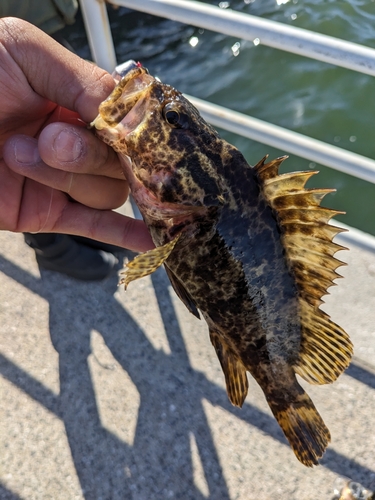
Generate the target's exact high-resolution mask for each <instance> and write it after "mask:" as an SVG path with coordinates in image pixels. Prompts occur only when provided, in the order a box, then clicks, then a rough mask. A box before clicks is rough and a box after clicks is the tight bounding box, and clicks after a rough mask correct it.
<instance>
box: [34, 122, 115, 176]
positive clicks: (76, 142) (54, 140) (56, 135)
mask: <svg viewBox="0 0 375 500" xmlns="http://www.w3.org/2000/svg"><path fill="white" fill-rule="evenodd" d="M38 147H39V153H40V156H41V158H42V159H43V161H44V162H45V163H47V165H50V166H51V167H54V168H58V169H62V170H66V171H69V172H77V173H88V174H94V175H107V176H110V177H114V178H117V179H122V180H123V179H124V174H123V170H122V168H121V165H120V161H119V159H118V156H117V154H116V153H115V152H114V150H113V149H112V148H110V147H108V146H107V145H106V144H104V142H103V141H101V140H100V139H98V138H97V137H95V135H94V134H93V132H91V131H90V130H87V129H85V128H82V127H76V126H73V125H68V124H66V123H52V124H50V125H48V126H47V127H46V128H45V129H43V130H42V132H41V134H40V136H39V140H38Z"/></svg>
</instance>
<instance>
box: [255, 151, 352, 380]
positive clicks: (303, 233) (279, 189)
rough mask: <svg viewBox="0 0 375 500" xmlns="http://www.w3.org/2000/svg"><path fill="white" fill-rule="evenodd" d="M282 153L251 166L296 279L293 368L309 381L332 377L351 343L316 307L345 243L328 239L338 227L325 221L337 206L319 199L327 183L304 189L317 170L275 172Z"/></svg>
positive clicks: (348, 354) (341, 368)
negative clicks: (297, 329)
mask: <svg viewBox="0 0 375 500" xmlns="http://www.w3.org/2000/svg"><path fill="white" fill-rule="evenodd" d="M285 158H287V157H285V156H284V157H281V158H277V159H276V160H273V161H270V162H268V163H265V159H266V158H263V160H261V161H260V162H259V163H258V164H257V165H256V166H255V167H254V168H255V169H256V171H257V175H258V178H259V180H260V183H261V187H262V191H263V194H264V197H265V199H266V200H267V202H268V203H269V205H270V206H271V208H272V209H273V211H274V213H275V215H276V217H277V220H278V223H279V226H280V229H281V232H282V242H283V246H284V249H285V254H286V258H287V261H288V265H289V268H290V270H291V272H292V274H293V276H294V278H295V280H296V284H297V288H298V298H299V306H300V316H301V326H302V342H301V351H300V356H299V361H298V362H297V364H296V366H295V367H294V368H295V371H296V372H297V373H298V374H299V375H301V376H302V377H303V378H304V379H305V380H307V381H309V382H310V383H314V384H324V383H329V382H333V381H334V380H336V378H337V377H338V376H339V375H340V373H342V371H344V370H345V368H347V366H348V365H349V362H350V358H351V355H352V344H351V342H350V339H349V336H348V335H347V333H346V332H345V331H344V330H343V329H342V328H340V327H339V326H338V325H336V324H335V323H333V321H331V320H330V318H329V316H328V315H327V314H326V313H324V312H323V311H321V310H320V309H319V306H320V304H321V303H322V302H323V300H322V297H323V296H324V295H326V294H327V293H328V292H327V289H328V288H329V287H330V286H332V285H334V284H335V283H334V282H333V280H335V279H336V278H338V277H340V275H339V274H338V273H337V272H336V269H337V268H338V267H340V266H342V265H344V263H343V262H341V261H340V260H338V259H337V258H336V257H334V255H335V253H336V252H337V251H338V250H344V249H345V247H342V246H341V245H338V244H336V243H334V242H333V241H332V240H333V238H334V237H335V236H336V235H337V234H338V233H340V232H342V231H344V230H343V229H341V228H338V227H335V226H332V225H331V224H329V223H328V222H329V220H330V219H331V218H332V217H334V216H335V215H337V214H340V213H342V212H338V211H337V210H332V209H330V208H324V207H321V206H320V203H321V201H322V199H323V198H324V196H325V195H326V194H327V193H330V192H332V191H334V190H332V189H306V188H305V184H306V182H307V181H308V179H310V177H312V176H313V175H315V174H316V173H317V172H315V171H312V172H293V173H287V174H279V173H278V169H279V167H280V165H281V163H282V162H283V161H284V160H285Z"/></svg>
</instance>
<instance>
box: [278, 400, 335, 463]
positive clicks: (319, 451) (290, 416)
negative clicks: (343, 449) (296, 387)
mask: <svg viewBox="0 0 375 500" xmlns="http://www.w3.org/2000/svg"><path fill="white" fill-rule="evenodd" d="M268 404H269V405H270V408H271V410H272V413H273V414H274V416H275V418H276V420H277V421H278V423H279V425H280V427H281V428H282V430H283V432H284V434H285V437H286V438H287V440H288V441H289V443H290V445H291V447H292V449H293V451H294V453H295V455H296V457H297V458H298V460H299V461H300V462H302V463H303V464H304V465H306V466H307V467H312V466H313V465H318V459H319V458H320V457H322V455H323V453H324V451H325V449H326V448H327V446H328V443H329V442H330V440H331V435H330V433H329V430H328V429H327V427H326V425H325V423H324V422H323V419H322V417H321V416H320V415H319V413H318V411H317V409H316V408H315V406H314V403H313V402H312V401H311V399H310V398H309V396H308V395H307V394H306V392H304V391H303V393H301V394H299V395H298V398H297V399H296V400H295V401H294V402H293V403H291V404H290V405H289V406H287V407H285V408H280V405H279V404H274V403H273V402H272V401H270V400H268Z"/></svg>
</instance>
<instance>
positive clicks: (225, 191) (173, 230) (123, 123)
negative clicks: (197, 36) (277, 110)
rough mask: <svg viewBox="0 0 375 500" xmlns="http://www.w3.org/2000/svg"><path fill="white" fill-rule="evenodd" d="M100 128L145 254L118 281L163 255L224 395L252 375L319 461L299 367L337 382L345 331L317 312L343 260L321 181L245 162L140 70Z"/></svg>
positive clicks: (179, 98) (119, 90)
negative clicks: (145, 236) (205, 336)
mask: <svg viewBox="0 0 375 500" xmlns="http://www.w3.org/2000/svg"><path fill="white" fill-rule="evenodd" d="M93 126H94V127H95V128H96V129H97V134H98V135H99V137H101V138H102V139H103V140H104V141H105V142H106V143H107V144H109V145H110V146H112V147H113V148H114V149H115V150H116V151H117V152H118V153H119V155H120V158H122V161H123V165H124V169H125V173H126V177H127V179H128V181H129V184H130V188H131V192H132V195H133V197H134V199H135V201H136V203H137V205H138V207H139V209H140V211H141V213H142V215H143V218H144V220H145V222H146V224H147V226H148V228H149V230H150V233H151V235H152V238H153V241H154V243H155V245H156V248H155V250H151V251H149V252H146V253H145V254H141V255H140V256H138V257H136V258H135V259H134V261H132V262H130V263H129V264H128V267H127V269H126V271H125V273H124V278H123V280H122V282H123V283H124V284H125V286H127V285H128V283H129V282H130V281H132V280H133V279H137V278H139V277H142V276H145V275H147V274H150V273H151V272H153V271H154V270H155V269H157V268H158V267H159V266H160V265H162V264H164V266H165V269H166V271H167V274H168V277H169V279H170V281H171V284H172V286H173V288H174V289H175V291H176V293H177V295H178V296H179V298H180V299H181V300H182V301H183V302H184V303H185V305H186V307H187V308H188V309H189V311H190V312H191V313H192V314H194V315H195V316H197V317H198V318H199V317H200V314H201V315H202V316H203V318H204V319H205V320H206V322H207V324H208V328H209V334H210V338H211V342H212V344H213V346H214V348H215V350H216V353H217V356H218V358H219V361H220V363H221V366H222V369H223V372H224V376H225V380H226V387H227V392H228V396H229V399H230V401H231V402H232V403H233V404H234V405H236V406H242V404H243V402H244V400H245V397H246V395H247V391H248V380H247V372H250V373H251V375H252V376H253V377H254V378H255V379H256V381H257V382H258V384H259V385H260V387H261V388H262V390H263V392H264V394H265V397H266V400H267V402H268V404H269V406H270V408H271V410H272V412H273V414H274V416H275V417H276V419H277V421H278V422H279V424H280V426H281V428H282V429H283V431H284V434H285V435H286V437H287V439H288V440H289V442H290V444H291V446H292V448H293V450H294V452H295V454H296V456H297V458H298V459H299V460H300V461H301V462H302V463H304V464H305V465H307V466H312V465H315V464H317V463H318V459H319V458H320V457H321V456H322V454H323V453H324V450H325V448H326V447H327V445H328V442H329V441H330V434H329V431H328V429H327V427H326V426H325V424H324V422H323V420H322V418H321V416H320V415H319V413H318V412H317V410H316V408H315V406H314V404H313V403H312V401H311V399H310V398H309V396H308V395H307V394H306V392H305V391H304V389H303V388H302V387H301V386H300V384H299V383H298V381H297V378H296V373H298V374H299V375H301V376H302V377H303V378H304V379H306V380H308V381H309V382H310V383H314V384H322V383H329V382H332V381H334V380H335V379H336V378H337V377H338V376H339V374H340V373H341V372H342V371H343V370H344V369H345V368H346V367H347V366H348V364H349V361H350V357H351V353H352V345H351V342H350V340H349V337H348V335H347V334H346V333H345V332H344V331H343V330H342V329H341V328H340V327H339V326H338V325H336V324H335V323H333V322H332V321H331V320H330V318H329V316H328V315H327V314H325V313H324V312H323V311H321V310H320V309H319V305H320V304H321V303H322V300H321V297H322V295H324V294H326V293H327V287H329V286H331V285H332V284H333V283H332V280H333V279H335V278H336V277H337V276H338V274H337V273H336V268H337V267H339V266H340V265H342V263H341V262H340V261H338V260H337V259H336V258H335V257H334V254H335V252H336V251H337V250H340V249H342V247H340V246H339V245H337V244H335V243H333V242H332V239H333V237H334V236H335V235H336V234H337V233H338V232H340V229H338V228H335V227H334V226H332V225H329V224H328V221H329V219H330V218H331V217H332V216H333V215H335V214H337V213H338V212H335V211H333V210H330V209H326V208H322V207H321V206H320V201H321V199H322V198H323V196H324V195H325V194H327V192H329V191H330V190H308V189H306V188H305V187H304V186H305V183H306V182H307V180H308V179H309V177H311V176H312V175H313V174H314V172H297V173H293V174H283V175H279V174H278V168H279V166H280V164H281V162H282V161H283V160H284V158H278V159H277V160H274V161H271V162H268V163H266V162H265V160H266V159H263V160H261V161H260V162H259V163H258V164H257V165H256V166H255V167H252V166H250V165H249V164H248V163H247V162H246V160H245V158H244V157H243V155H242V154H241V153H240V152H239V151H238V150H237V149H236V148H235V147H234V146H232V145H230V144H229V143H227V142H226V141H224V140H223V139H221V138H220V137H219V135H218V133H217V132H216V131H215V130H214V129H213V128H212V127H211V126H210V125H209V124H207V123H206V122H205V121H204V120H203V118H202V117H201V116H200V114H199V112H198V111H197V110H196V108H195V107H194V106H193V105H192V104H191V103H190V102H189V101H188V100H187V99H186V98H185V97H184V96H183V95H182V94H181V93H180V92H178V91H177V90H175V89H174V88H172V87H170V86H168V85H165V84H163V83H161V82H160V81H158V80H156V79H154V78H153V77H152V76H151V75H149V74H148V72H147V70H145V69H144V68H141V67H137V68H135V69H133V70H131V71H130V72H129V73H128V74H127V75H125V76H124V77H123V78H122V80H121V81H120V82H119V84H118V85H117V87H116V88H115V90H114V91H113V93H112V94H111V95H110V96H109V98H108V99H107V100H106V101H104V102H103V103H102V104H101V106H100V108H99V115H98V117H97V118H96V120H95V121H94V122H93Z"/></svg>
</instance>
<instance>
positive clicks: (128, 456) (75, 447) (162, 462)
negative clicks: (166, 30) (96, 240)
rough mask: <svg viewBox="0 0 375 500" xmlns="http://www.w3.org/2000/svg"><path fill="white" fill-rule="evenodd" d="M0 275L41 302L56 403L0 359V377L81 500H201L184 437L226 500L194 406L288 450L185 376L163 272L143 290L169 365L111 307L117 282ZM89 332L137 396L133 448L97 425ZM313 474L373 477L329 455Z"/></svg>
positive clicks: (205, 427)
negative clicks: (39, 421) (155, 307)
mask: <svg viewBox="0 0 375 500" xmlns="http://www.w3.org/2000/svg"><path fill="white" fill-rule="evenodd" d="M0 270H1V271H2V272H4V273H5V274H6V275H8V276H10V277H11V278H12V279H14V280H17V281H18V282H19V283H21V284H22V285H24V286H25V287H28V288H29V289H30V290H32V291H33V292H34V293H36V294H39V295H40V296H42V297H43V298H44V299H46V300H47V301H48V302H49V306H50V316H49V324H50V335H51V339H52V342H53V345H54V347H55V349H56V350H57V352H58V353H59V369H60V395H59V396H55V395H54V394H52V393H51V392H50V391H49V390H48V389H47V388H45V387H44V386H43V385H42V384H40V383H39V382H37V381H36V380H34V379H33V378H32V377H30V376H29V375H28V374H27V373H25V372H23V371H22V370H21V369H20V368H18V367H16V366H15V365H14V364H13V363H12V362H11V361H9V360H7V359H6V358H4V357H2V358H0V371H1V373H2V374H3V375H4V376H5V377H6V378H8V379H9V380H10V381H12V382H13V383H14V384H16V385H17V386H18V387H20V388H21V389H22V390H24V391H25V392H26V393H28V394H29V395H30V396H31V397H33V398H35V400H36V401H38V402H39V403H40V404H41V405H43V406H45V407H46V408H48V409H49V410H50V411H53V412H54V413H55V414H56V415H58V416H59V418H61V419H62V420H63V422H64V424H65V429H66V433H67V437H68V441H69V445H70V449H71V454H72V457H73V460H74V465H75V468H76V471H77V475H78V477H79V480H80V484H81V487H82V491H83V495H84V497H85V499H86V500H91V499H93V500H94V499H95V500H97V499H98V498H111V499H112V500H117V499H119V500H120V499H121V500H123V499H124V498H126V499H128V498H129V499H131V498H134V499H137V500H146V499H147V500H151V499H158V500H159V499H160V498H168V496H171V497H174V498H184V500H188V499H192V500H200V499H202V500H203V498H206V497H204V496H203V495H202V493H201V492H200V491H199V490H198V489H197V487H196V486H195V484H194V479H193V466H192V460H191V449H190V434H193V435H194V437H195V440H196V443H197V446H198V450H199V454H200V458H201V462H202V465H203V469H204V474H205V478H206V481H207V485H208V489H209V498H210V499H215V500H216V499H218V498H220V499H221V500H226V499H229V498H230V496H229V492H228V487H227V484H226V482H225V479H224V476H223V472H222V469H221V466H220V462H219V459H218V455H217V451H216V448H215V445H214V442H213V438H212V434H211V430H210V427H209V424H208V422H207V419H206V415H205V412H204V409H203V406H202V398H205V399H206V400H208V401H209V402H210V403H211V404H213V405H219V406H221V407H222V408H224V409H225V410H227V411H229V412H231V413H232V414H235V415H236V417H238V418H240V419H242V420H243V421H245V422H247V423H248V424H251V425H252V426H255V427H257V428H258V429H261V430H262V431H263V432H265V433H266V434H268V435H269V436H271V437H272V438H274V439H276V440H277V441H279V442H282V443H283V444H285V445H286V446H288V445H287V443H286V440H285V438H284V436H283V434H282V431H281V429H280V428H279V426H278V425H277V423H276V421H275V420H274V419H273V418H272V417H271V416H269V415H267V414H265V413H263V412H262V411H261V410H259V409H257V408H256V407H253V406H252V405H251V404H248V403H245V405H244V407H243V409H242V410H239V409H237V408H234V407H233V406H231V405H230V403H229V401H228V399H227V396H226V393H225V391H224V390H223V389H222V388H220V387H218V386H216V385H215V384H213V383H211V382H210V381H208V380H207V379H206V378H205V376H204V375H203V374H202V373H199V372H197V371H195V370H193V369H192V367H191V365H190V363H189V359H188V355H187V352H186V348H185V344H184V341H183V338H182V335H181V331H180V328H179V324H178V319H177V317H176V313H175V310H174V307H173V303H172V300H171V297H170V296H169V288H168V287H167V283H168V281H167V277H166V275H165V273H164V272H163V270H160V271H157V272H156V273H155V274H154V275H153V276H152V282H153V286H154V288H155V292H156V297H157V299H158V301H159V308H160V314H161V317H162V319H163V322H164V325H165V331H166V334H167V337H168V341H169V344H170V348H171V354H170V355H167V354H165V353H164V352H163V351H161V350H156V349H155V348H154V347H153V346H152V345H151V344H150V342H149V340H148V339H147V337H146V336H145V335H144V332H143V331H142V329H141V328H140V327H139V326H138V325H137V324H136V323H135V322H134V320H133V319H132V318H131V317H130V315H129V314H128V313H127V312H126V310H125V309H124V308H123V307H122V305H121V304H119V303H118V302H117V300H115V298H114V296H113V295H114V292H115V291H116V289H117V276H113V277H112V278H110V279H108V280H106V281H104V282H101V283H100V284H87V283H79V282H76V281H73V280H70V279H68V278H65V277H60V276H58V275H54V274H51V273H48V272H46V273H44V272H43V273H42V278H41V279H38V278H35V277H33V276H31V275H30V274H29V273H27V272H25V271H23V270H22V269H20V268H19V267H18V266H16V265H14V264H13V263H11V262H9V261H8V260H6V259H4V258H3V257H1V256H0ZM93 329H95V330H96V331H98V332H99V333H100V334H101V335H102V337H103V339H104V341H105V343H106V345H107V347H108V348H109V349H110V351H111V353H112V355H113V356H114V357H115V358H116V360H117V361H118V362H119V363H120V365H121V366H122V367H123V369H124V370H125V371H126V372H127V373H128V374H129V376H130V378H131V380H132V381H133V383H134V384H135V386H136V387H137V390H138V392H139V394H140V407H139V411H138V420H137V427H136V433H135V438H134V444H133V446H129V445H128V444H127V443H124V442H123V441H120V440H119V439H118V438H117V437H116V436H114V435H113V434H112V433H111V432H109V431H108V430H107V429H105V428H103V427H102V425H101V422H100V418H99V414H98V408H97V404H96V398H95V393H94V388H93V382H92V379H91V375H90V371H89V367H88V362H87V360H88V356H89V355H90V354H91V347H90V333H91V330H93ZM322 465H323V466H324V467H326V468H328V469H330V470H332V471H334V472H336V473H339V474H340V475H347V476H349V477H355V478H356V480H358V481H360V482H362V483H363V484H364V485H365V486H366V480H367V479H368V478H369V476H370V474H371V473H372V472H373V471H371V470H369V469H368V468H366V467H363V466H361V465H360V464H358V463H357V462H355V461H353V460H351V459H348V458H347V457H345V456H342V455H340V454H338V453H336V452H335V451H333V450H328V451H327V453H326V454H325V456H324V458H323V460H322ZM0 493H1V490H0ZM0 497H1V498H3V497H2V496H1V495H0ZM4 498H7V497H5V496H4ZM9 498H10V499H12V498H14V499H15V498H16V497H9Z"/></svg>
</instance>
